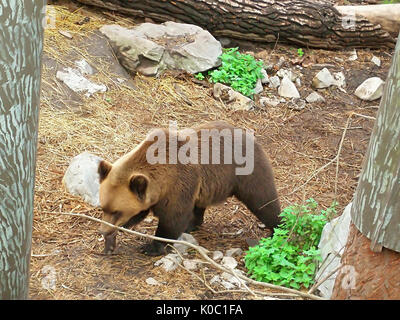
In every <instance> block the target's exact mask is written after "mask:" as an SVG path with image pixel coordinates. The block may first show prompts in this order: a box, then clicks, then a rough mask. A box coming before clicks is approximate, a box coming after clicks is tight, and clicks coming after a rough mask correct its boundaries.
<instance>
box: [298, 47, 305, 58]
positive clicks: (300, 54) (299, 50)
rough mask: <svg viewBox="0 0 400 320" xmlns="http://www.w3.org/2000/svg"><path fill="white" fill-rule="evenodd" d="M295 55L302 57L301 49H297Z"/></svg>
mask: <svg viewBox="0 0 400 320" xmlns="http://www.w3.org/2000/svg"><path fill="white" fill-rule="evenodd" d="M297 54H298V55H299V57H302V56H304V51H303V49H302V48H299V49H297Z"/></svg>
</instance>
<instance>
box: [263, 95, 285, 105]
mask: <svg viewBox="0 0 400 320" xmlns="http://www.w3.org/2000/svg"><path fill="white" fill-rule="evenodd" d="M280 103H281V101H280V100H279V99H278V98H275V97H273V98H268V97H262V98H260V105H261V106H262V107H276V106H277V105H278V104H280Z"/></svg>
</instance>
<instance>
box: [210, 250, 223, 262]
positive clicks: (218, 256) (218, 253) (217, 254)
mask: <svg viewBox="0 0 400 320" xmlns="http://www.w3.org/2000/svg"><path fill="white" fill-rule="evenodd" d="M223 256H224V254H223V253H222V252H221V251H219V250H216V251H214V252H213V257H212V258H213V260H214V261H218V260H221V259H222V258H223Z"/></svg>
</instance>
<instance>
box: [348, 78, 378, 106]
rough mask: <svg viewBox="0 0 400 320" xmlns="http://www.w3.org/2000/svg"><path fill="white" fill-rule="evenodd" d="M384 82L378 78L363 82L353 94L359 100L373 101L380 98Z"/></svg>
mask: <svg viewBox="0 0 400 320" xmlns="http://www.w3.org/2000/svg"><path fill="white" fill-rule="evenodd" d="M384 83H385V82H384V81H383V80H382V79H381V78H379V77H372V78H369V79H367V80H365V81H364V82H363V83H362V84H360V85H359V86H358V88H357V89H356V91H355V92H354V94H355V95H356V96H357V97H358V98H360V99H361V100H366V101H373V100H376V99H379V98H380V97H382V94H383V85H384Z"/></svg>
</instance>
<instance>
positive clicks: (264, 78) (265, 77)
mask: <svg viewBox="0 0 400 320" xmlns="http://www.w3.org/2000/svg"><path fill="white" fill-rule="evenodd" d="M261 74H262V78H261V83H262V84H268V83H269V76H268V73H267V71H266V70H265V69H264V68H263V69H261Z"/></svg>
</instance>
